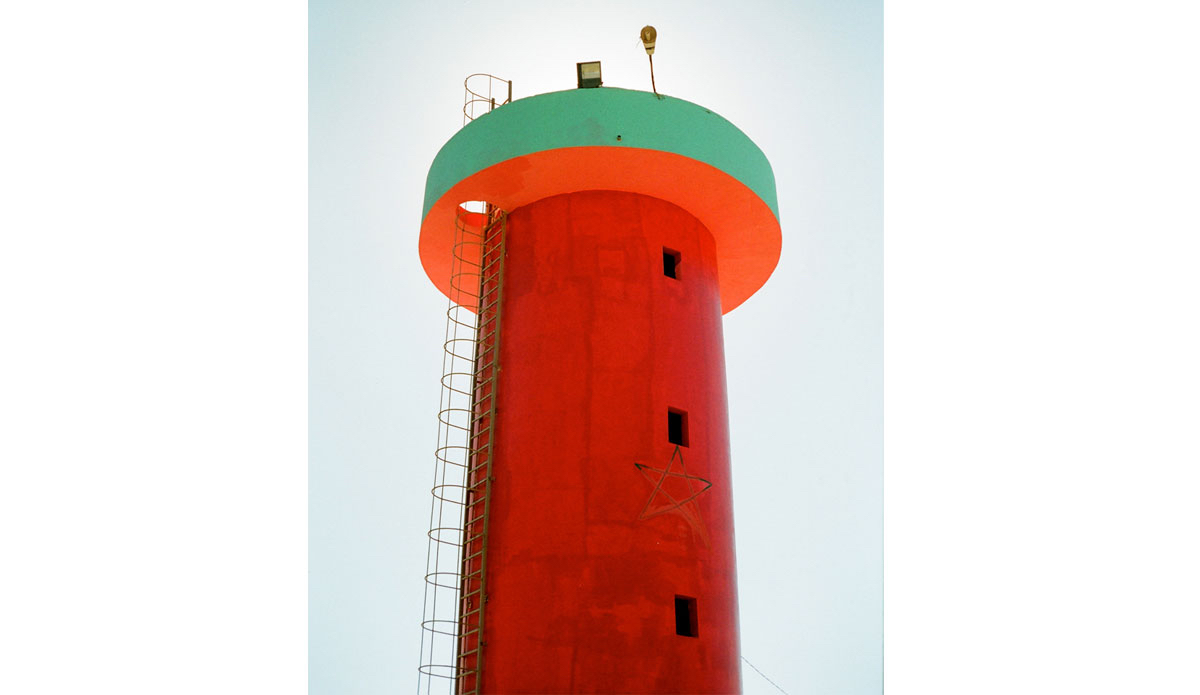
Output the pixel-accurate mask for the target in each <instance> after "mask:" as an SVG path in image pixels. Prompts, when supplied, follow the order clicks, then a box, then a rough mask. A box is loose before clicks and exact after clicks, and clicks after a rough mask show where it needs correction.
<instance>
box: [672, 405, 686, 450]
mask: <svg viewBox="0 0 1200 695" xmlns="http://www.w3.org/2000/svg"><path fill="white" fill-rule="evenodd" d="M667 441H669V442H671V443H672V444H678V445H679V446H687V445H688V421H687V413H685V412H684V411H682V410H676V409H674V408H667Z"/></svg>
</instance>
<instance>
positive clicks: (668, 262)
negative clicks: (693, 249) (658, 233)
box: [663, 247, 681, 280]
mask: <svg viewBox="0 0 1200 695" xmlns="http://www.w3.org/2000/svg"><path fill="white" fill-rule="evenodd" d="M680 260H681V258H680V254H679V252H678V251H672V250H671V249H668V248H666V247H663V275H666V276H667V277H669V278H675V279H676V280H678V279H679V261H680Z"/></svg>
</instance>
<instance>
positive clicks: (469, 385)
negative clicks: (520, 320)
mask: <svg viewBox="0 0 1200 695" xmlns="http://www.w3.org/2000/svg"><path fill="white" fill-rule="evenodd" d="M507 220H508V217H507V214H506V213H505V211H503V210H501V209H499V208H496V207H495V206H492V205H485V206H484V210H483V212H482V213H480V212H469V211H467V210H465V209H462V208H460V209H459V211H458V215H457V217H456V221H455V240H454V250H453V254H454V257H453V265H452V271H451V280H450V305H449V308H448V309H447V311H446V319H447V320H446V340H445V343H444V356H443V368H442V398H441V407H440V409H439V411H438V448H437V454H436V458H437V465H436V467H435V472H434V486H433V506H432V509H431V513H430V530H429V553H428V555H427V560H426V575H425V582H426V587H425V607H424V617H423V620H422V623H421V627H422V639H421V666H420V674H421V675H420V679H419V682H418V693H421V694H423V695H432V694H433V693H439V694H441V693H445V694H447V695H452V694H453V695H476V694H477V693H478V692H479V687H480V675H481V670H482V667H483V652H482V647H483V646H484V642H483V639H482V638H483V622H484V610H483V608H484V605H485V603H486V602H487V534H488V519H489V512H490V500H491V494H490V493H491V487H492V480H493V476H492V462H493V444H494V442H495V431H496V428H495V414H496V379H497V377H498V372H499V364H498V356H499V355H498V352H499V341H500V315H501V309H502V293H503V282H502V279H503V276H504V238H505V230H506V227H507Z"/></svg>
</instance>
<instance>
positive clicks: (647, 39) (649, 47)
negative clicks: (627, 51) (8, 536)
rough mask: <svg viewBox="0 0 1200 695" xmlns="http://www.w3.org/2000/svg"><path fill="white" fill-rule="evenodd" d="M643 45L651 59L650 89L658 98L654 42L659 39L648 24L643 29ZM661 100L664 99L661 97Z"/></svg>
mask: <svg viewBox="0 0 1200 695" xmlns="http://www.w3.org/2000/svg"><path fill="white" fill-rule="evenodd" d="M641 39H642V45H643V46H645V47H646V55H647V56H648V57H649V58H650V89H653V90H654V96H656V97H657V96H658V87H656V86H655V85H654V42H655V40H656V39H658V32H657V31H656V30H655V29H654V27H652V26H650V25H649V24H647V25H646V26H644V27H642V36H641ZM659 98H660V99H661V98H662V97H659Z"/></svg>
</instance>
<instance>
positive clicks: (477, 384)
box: [457, 205, 508, 695]
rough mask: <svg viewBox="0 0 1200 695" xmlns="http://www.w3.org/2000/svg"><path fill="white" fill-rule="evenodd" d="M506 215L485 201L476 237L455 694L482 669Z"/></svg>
mask: <svg viewBox="0 0 1200 695" xmlns="http://www.w3.org/2000/svg"><path fill="white" fill-rule="evenodd" d="M507 222H508V216H507V215H506V214H505V213H504V211H503V210H499V209H497V208H494V207H493V206H491V205H488V206H487V213H486V223H485V227H484V231H483V239H482V240H481V253H480V256H481V258H480V263H479V265H480V270H479V304H478V307H479V309H478V312H477V318H478V321H477V329H476V330H477V332H476V340H475V372H474V379H473V381H474V399H473V401H474V408H473V414H472V420H471V433H470V436H471V459H470V467H469V468H468V469H467V486H466V500H465V505H464V509H463V559H462V594H461V597H460V599H459V652H458V674H457V677H458V685H457V691H458V695H475V694H476V693H478V692H479V688H480V681H481V676H482V671H483V647H484V646H485V644H486V643H485V642H484V640H483V637H484V633H483V621H484V616H485V611H484V605H485V604H486V603H487V600H488V595H487V539H488V521H489V516H490V514H489V513H490V511H491V491H492V481H493V480H494V478H493V476H492V460H493V451H492V450H493V447H492V445H493V443H494V442H495V433H496V381H497V377H498V376H499V371H500V365H499V353H500V315H501V309H502V304H501V300H502V298H503V286H504V284H503V282H502V279H503V277H504V232H505V231H506V227H507Z"/></svg>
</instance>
